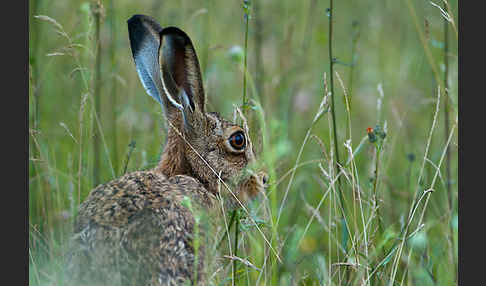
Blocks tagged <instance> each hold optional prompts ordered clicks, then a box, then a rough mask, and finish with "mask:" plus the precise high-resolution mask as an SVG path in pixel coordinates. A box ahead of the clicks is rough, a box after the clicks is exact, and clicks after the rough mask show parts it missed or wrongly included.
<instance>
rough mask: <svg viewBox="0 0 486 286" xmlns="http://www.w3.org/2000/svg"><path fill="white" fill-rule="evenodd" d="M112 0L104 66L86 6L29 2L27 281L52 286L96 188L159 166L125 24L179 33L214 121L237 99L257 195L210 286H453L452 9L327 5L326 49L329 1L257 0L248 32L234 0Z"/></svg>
mask: <svg viewBox="0 0 486 286" xmlns="http://www.w3.org/2000/svg"><path fill="white" fill-rule="evenodd" d="M112 1H113V0H110V1H101V3H102V5H103V7H104V14H101V15H102V17H101V18H100V26H99V33H100V34H99V41H100V44H101V46H100V53H99V55H100V56H101V58H99V60H100V61H99V63H100V64H99V66H97V65H96V63H97V52H96V42H97V40H96V39H97V36H96V31H97V28H96V17H94V14H93V12H92V10H91V7H90V5H89V4H90V3H91V2H84V1H66V2H62V3H61V2H59V3H58V2H54V1H52V0H37V1H30V3H29V4H30V5H29V7H30V8H31V11H30V14H29V25H30V29H29V31H30V35H29V37H30V42H29V48H30V50H29V60H30V61H29V63H30V66H29V67H30V80H29V83H30V86H29V158H30V160H29V225H30V230H29V266H30V267H29V281H30V283H32V285H47V284H49V285H51V284H54V283H57V284H58V285H61V284H63V281H64V279H65V277H63V271H62V270H63V265H64V264H63V260H62V259H63V257H64V255H65V249H66V245H67V242H68V237H69V232H70V231H71V230H72V223H73V219H74V217H75V216H76V213H77V207H78V205H79V203H80V202H82V201H83V199H84V198H86V196H87V195H88V194H89V191H90V190H91V189H92V188H93V187H94V185H95V181H97V180H99V181H100V182H106V181H109V180H111V179H113V178H115V177H118V176H120V175H122V174H123V172H124V170H125V167H126V170H127V171H134V170H142V169H148V168H152V167H154V166H156V165H157V163H158V159H159V157H160V152H161V149H162V146H161V145H162V142H164V141H165V133H164V132H163V128H164V122H163V121H162V115H161V113H160V108H159V107H158V106H157V105H156V104H154V102H153V100H152V99H151V98H150V97H149V96H147V95H146V93H145V91H144V90H143V87H142V85H141V84H140V81H139V79H138V77H137V74H136V71H135V65H134V63H133V60H132V58H131V51H130V48H129V42H128V33H127V26H126V20H127V19H128V18H129V17H130V16H131V15H133V14H148V15H152V16H153V17H155V18H156V19H158V20H159V21H160V23H161V25H163V26H168V25H173V26H178V27H180V28H182V29H183V30H185V31H186V32H187V33H188V34H189V35H190V36H191V38H192V41H193V43H194V45H195V48H196V51H197V52H198V56H199V58H200V61H201V67H202V69H203V70H202V72H203V79H204V85H205V89H206V92H207V105H208V110H209V111H219V112H220V113H221V114H222V115H223V116H224V117H226V118H228V119H232V118H233V112H234V106H235V105H236V106H241V103H242V102H248V104H249V108H248V109H246V110H245V113H246V116H247V118H248V119H249V124H250V128H251V130H252V134H251V135H252V139H253V144H254V145H255V148H256V150H257V151H258V153H259V154H258V156H259V159H260V160H259V165H258V166H259V167H263V168H265V169H266V171H267V172H268V174H269V175H270V186H269V188H268V190H267V193H266V194H265V196H260V197H259V198H258V199H257V200H255V201H254V202H252V203H251V204H250V205H249V206H248V213H246V212H244V211H240V220H239V222H238V225H239V228H238V231H237V232H235V231H234V229H233V230H232V231H230V232H228V235H229V242H228V241H227V239H226V240H224V242H223V243H221V246H220V247H219V249H216V247H214V250H215V252H214V253H213V254H212V255H219V257H222V258H221V259H222V261H223V266H224V267H223V268H222V269H221V270H219V271H218V272H217V273H216V274H215V275H214V276H211V275H212V274H213V273H210V275H209V276H211V277H212V282H213V284H214V285H220V284H231V283H232V281H233V278H234V282H235V283H234V284H235V285H255V284H258V285H295V284H299V285H300V284H305V285H345V284H348V285H451V284H457V283H456V279H457V262H458V251H457V245H458V244H457V231H458V225H457V210H458V207H457V194H458V184H457V180H458V175H457V174H458V164H457V150H458V142H457V134H458V132H457V129H458V126H457V116H458V112H457V97H458V53H457V39H458V35H457V28H456V26H455V25H456V24H455V23H456V22H457V1H449V2H448V3H445V2H434V4H435V5H432V4H431V3H430V2H428V1H425V2H424V1H418V0H406V1H333V7H332V21H333V22H332V25H333V26H332V43H331V42H330V33H329V32H330V26H329V20H330V19H329V17H328V15H327V10H326V9H327V8H330V1H329V0H328V1H315V0H308V1H291V0H283V1H259V0H254V1H251V2H250V5H249V6H248V7H249V9H250V11H249V12H250V13H249V14H250V15H251V17H250V20H249V23H248V25H247V23H246V22H245V20H244V13H245V10H244V8H243V7H244V6H243V5H244V3H243V1H229V2H228V1H222V0H207V1H187V0H183V1H164V2H160V1H152V0H144V1H136V2H134V1H116V2H114V1H113V2H112ZM255 1H258V2H257V3H256V2H255ZM92 3H94V2H92ZM446 4H447V5H446ZM439 6H440V7H442V8H443V11H446V12H447V13H449V15H448V16H449V17H450V19H451V21H450V22H448V24H447V25H445V24H444V22H445V17H444V15H442V14H441V11H440V10H439V8H438V7H439ZM255 7H257V9H255V10H253V9H254V8H255ZM447 7H449V8H448V9H447ZM36 15H45V16H48V17H49V18H46V17H44V16H41V17H35V16H36ZM256 29H259V30H258V31H256ZM445 29H448V42H447V44H446V43H444V39H445V33H446V32H445ZM246 37H247V38H246ZM331 44H332V53H331V52H330V50H329V47H330V46H331ZM234 46H240V47H241V51H242V52H241V54H239V53H238V52H237V53H232V52H230V51H231V50H232V47H234ZM245 47H246V49H245ZM445 56H446V57H447V59H445ZM332 58H335V61H334V63H333V66H332V68H331V67H330V64H331V59H332ZM245 71H246V73H245ZM97 75H100V78H99V81H97V80H96V79H97ZM445 77H447V78H448V81H447V83H445V82H444V80H445ZM244 87H245V88H244ZM98 90H99V93H98V92H97V91H98ZM95 91H96V92H95ZM331 91H332V92H331ZM330 92H331V94H330ZM98 94H99V96H96V98H95V95H98ZM242 94H243V97H244V98H242ZM445 96H447V98H446V97H445ZM332 102H334V104H332ZM95 106H98V107H99V110H98V112H97V113H95ZM333 108H334V111H333V110H332V109H333ZM446 112H447V113H446ZM333 113H334V114H335V117H334V121H333V117H332V116H333V115H332V114H333ZM446 114H447V116H448V117H447V118H446ZM376 126H379V127H381V129H382V130H384V132H385V133H386V136H385V137H384V138H382V137H380V136H379V135H380V133H379V132H377V129H376V128H375V127H376ZM368 127H371V128H373V129H374V133H373V134H371V135H369V134H368V133H367V128H368ZM95 134H99V139H100V140H99V141H97V143H96V144H95V139H94V137H93V136H95ZM373 135H375V136H376V137H377V141H376V142H371V141H373ZM370 138H371V140H370ZM132 141H133V142H134V143H135V145H132V144H131V142H132ZM129 145H130V146H129ZM95 146H97V147H95ZM133 146H135V147H133ZM447 149H449V152H450V153H449V154H448V152H447ZM96 150H98V151H96ZM96 152H99V154H100V156H99V162H98V163H97V162H96V160H95V153H96ZM336 152H339V153H336ZM337 157H339V162H338V160H337ZM128 158H129V160H128ZM338 163H339V164H340V165H341V168H340V170H338V168H337V167H336V165H337V164H338ZM97 164H99V167H97ZM95 168H97V169H98V170H99V172H96V176H98V178H96V176H95V173H94V170H95ZM448 174H450V175H448ZM449 176H450V177H449ZM338 181H340V183H338ZM448 186H449V187H450V190H448ZM340 192H341V193H342V198H341V197H340ZM341 201H342V202H343V203H342V204H341ZM230 218H231V213H228V214H226V217H225V219H226V223H229V220H230ZM255 222H256V223H257V225H258V227H259V229H260V231H259V230H258V229H257V228H256V227H255ZM220 227H221V228H220V230H219V231H218V232H217V233H216V234H217V235H216V237H214V240H215V241H216V242H219V241H220V239H221V237H222V236H223V234H224V233H225V231H224V230H225V224H224V222H222V224H221V226H220ZM233 228H234V226H233ZM235 233H236V234H237V238H238V239H237V245H235V242H236V241H235ZM263 235H265V238H264V237H263ZM265 239H266V240H267V241H265ZM272 249H273V250H272ZM235 254H237V257H238V258H240V259H241V260H240V259H236V258H234V257H233V256H234V255H235ZM277 254H278V257H277ZM224 256H228V257H230V258H224ZM211 269H212V268H211ZM213 270H214V271H216V269H213Z"/></svg>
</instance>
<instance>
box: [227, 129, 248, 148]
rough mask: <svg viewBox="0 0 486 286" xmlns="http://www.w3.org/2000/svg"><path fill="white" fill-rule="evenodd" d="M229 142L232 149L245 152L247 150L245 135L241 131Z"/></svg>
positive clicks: (233, 135) (231, 137)
mask: <svg viewBox="0 0 486 286" xmlns="http://www.w3.org/2000/svg"><path fill="white" fill-rule="evenodd" d="M228 140H229V143H230V145H231V147H233V148H235V149H236V150H243V148H245V143H246V142H245V135H244V134H243V132H241V131H238V132H235V133H233V134H232V135H231V136H230V138H229V139H228Z"/></svg>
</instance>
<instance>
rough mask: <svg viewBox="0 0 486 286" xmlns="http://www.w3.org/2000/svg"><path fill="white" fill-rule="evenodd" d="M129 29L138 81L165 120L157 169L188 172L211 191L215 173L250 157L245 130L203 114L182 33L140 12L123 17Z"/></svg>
mask: <svg viewBox="0 0 486 286" xmlns="http://www.w3.org/2000/svg"><path fill="white" fill-rule="evenodd" d="M128 31H129V38H130V45H131V48H132V53H133V58H134V60H135V65H136V67H137V72H138V75H139V77H140V80H141V81H142V84H143V86H144V87H145V90H146V91H147V93H148V94H149V95H150V96H151V97H153V98H154V99H155V100H156V101H157V102H159V103H160V105H161V106H162V110H163V113H164V114H165V115H166V118H167V121H168V130H169V131H168V139H167V143H166V146H165V149H164V152H163V155H162V159H161V162H160V164H159V167H158V170H159V171H161V172H162V173H164V174H165V175H167V176H173V175H179V174H185V175H190V176H193V177H195V178H197V179H199V180H200V181H201V182H202V183H203V184H205V185H206V186H207V187H208V188H209V189H210V190H211V191H213V192H215V191H216V186H217V183H218V180H217V175H220V176H221V178H222V179H223V180H225V179H229V178H231V177H233V176H235V175H236V174H238V173H240V171H241V170H242V169H243V168H244V167H245V166H247V164H248V163H249V162H251V161H253V160H254V155H253V150H252V144H251V141H250V138H249V136H248V134H247V132H246V130H245V129H243V128H242V127H240V126H238V125H236V124H233V123H231V122H229V121H226V120H224V119H223V118H221V116H220V115H219V114H218V113H215V112H210V113H209V112H206V110H205V95H204V88H203V83H202V79H201V71H200V68H199V62H198V59H197V56H196V51H195V49H194V46H193V45H192V42H191V40H190V38H189V36H187V34H186V33H184V32H183V31H182V30H180V29H178V28H176V27H167V28H162V27H161V26H160V25H159V24H158V23H157V22H156V21H155V20H154V19H153V18H151V17H148V16H143V15H135V16H133V17H131V18H130V19H129V20H128Z"/></svg>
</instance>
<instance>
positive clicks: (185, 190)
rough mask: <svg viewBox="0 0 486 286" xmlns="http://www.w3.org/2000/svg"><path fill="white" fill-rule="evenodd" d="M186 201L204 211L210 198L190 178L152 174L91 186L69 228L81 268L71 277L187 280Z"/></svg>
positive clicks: (189, 217)
mask: <svg viewBox="0 0 486 286" xmlns="http://www.w3.org/2000/svg"><path fill="white" fill-rule="evenodd" d="M186 198H188V199H189V200H190V201H191V206H194V208H199V207H200V206H202V207H209V206H210V205H212V200H213V198H212V196H211V195H210V194H209V193H208V192H207V191H205V189H204V187H203V185H202V184H201V183H199V182H198V181H197V180H196V179H194V178H192V177H189V176H184V175H179V176H174V177H171V178H167V177H165V176H163V175H161V174H158V173H156V172H154V171H141V172H133V173H129V174H126V175H125V176H123V177H120V178H118V179H116V180H113V181H111V182H109V183H106V184H103V185H100V186H98V187H97V188H95V189H94V190H93V191H92V192H91V193H90V194H89V196H88V198H87V199H86V200H85V201H84V203H83V204H82V205H81V206H80V209H79V213H78V217H77V221H76V225H75V241H76V244H77V248H78V249H77V250H75V252H74V256H77V257H76V259H77V261H73V262H75V263H77V264H86V265H83V266H82V267H81V268H80V270H81V269H82V271H81V272H80V273H77V275H79V274H81V273H83V272H84V273H85V275H83V274H81V275H82V276H85V277H86V276H88V277H91V278H93V279H95V277H94V276H97V275H100V277H99V280H103V279H104V278H103V277H105V278H106V277H107V276H110V275H113V272H115V273H118V274H119V275H120V276H118V277H120V279H124V278H123V277H125V279H126V278H127V277H132V278H135V277H137V280H138V281H144V280H145V281H146V279H150V280H152V279H156V280H159V279H162V281H164V280H166V279H169V280H173V279H175V280H174V282H177V280H179V279H182V278H183V277H186V278H187V277H191V276H192V274H193V270H194V266H193V260H194V254H193V250H192V246H191V237H192V232H193V227H194V217H193V213H192V210H190V209H189V208H188V207H187V205H186V204H185V203H184V201H185V200H186ZM73 258H75V257H73ZM78 267H79V265H78ZM105 269H106V271H105ZM86 271H88V272H86ZM78 272H79V271H78ZM88 273H90V274H88ZM77 275H76V276H77ZM140 275H142V276H143V277H140ZM154 275H155V276H154ZM115 276H116V275H115ZM181 281H182V280H181ZM179 282H180V281H179Z"/></svg>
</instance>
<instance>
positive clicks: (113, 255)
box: [68, 16, 266, 285]
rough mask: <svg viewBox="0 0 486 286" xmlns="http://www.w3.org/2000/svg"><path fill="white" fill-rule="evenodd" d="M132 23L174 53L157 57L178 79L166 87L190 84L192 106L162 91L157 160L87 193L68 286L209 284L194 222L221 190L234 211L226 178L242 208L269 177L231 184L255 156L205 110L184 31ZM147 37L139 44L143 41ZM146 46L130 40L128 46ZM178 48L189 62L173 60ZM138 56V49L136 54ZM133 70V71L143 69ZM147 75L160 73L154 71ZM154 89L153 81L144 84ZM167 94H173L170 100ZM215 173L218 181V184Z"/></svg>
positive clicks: (143, 19) (202, 228)
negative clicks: (162, 131) (163, 124)
mask: <svg viewBox="0 0 486 286" xmlns="http://www.w3.org/2000/svg"><path fill="white" fill-rule="evenodd" d="M130 21H132V23H134V24H132V25H138V26H136V28H138V30H136V29H135V30H134V29H132V31H136V32H137V33H139V32H140V31H142V33H143V32H144V31H145V30H144V29H148V32H147V33H146V34H145V35H148V36H147V37H154V35H157V34H159V33H160V35H162V36H161V37H163V36H164V35H165V36H166V37H167V38H168V39H170V40H171V41H173V42H172V43H173V44H171V45H169V46H168V47H165V46H164V47H161V48H160V49H162V48H164V49H167V50H168V51H169V52H171V53H168V56H167V57H170V58H163V57H162V58H160V59H159V61H160V62H159V64H160V65H161V66H162V65H164V64H165V61H167V62H169V63H170V64H171V65H169V64H167V65H168V66H167V68H170V69H168V71H169V72H170V73H171V76H172V77H174V78H175V80H176V81H175V83H170V82H168V83H167V85H169V87H170V89H171V90H181V89H184V88H187V90H188V94H187V95H188V96H189V97H190V98H189V99H190V101H191V102H192V103H190V105H193V106H188V105H187V104H186V105H185V107H184V110H180V109H178V108H175V107H174V106H173V105H171V103H170V102H169V101H170V100H167V99H166V98H165V97H166V96H167V95H164V94H162V95H160V97H161V98H162V101H161V104H163V107H164V111H165V115H166V117H167V120H168V122H169V128H168V130H169V131H168V136H167V142H166V144H165V146H164V152H163V154H162V157H161V160H160V163H159V165H158V166H157V167H156V168H154V169H152V170H147V171H138V172H133V173H129V174H126V175H124V176H122V177H120V178H118V179H115V180H113V181H111V182H108V183H106V184H102V185H100V186H98V187H97V188H95V189H94V190H93V191H91V193H90V194H89V196H88V198H87V199H86V200H85V201H84V202H83V203H82V204H81V206H80V209H79V213H78V216H77V219H76V223H75V228H74V233H75V234H74V237H73V246H72V251H71V253H70V256H69V257H70V260H69V264H68V269H69V277H70V279H71V281H72V282H73V284H81V285H106V284H109V285H180V284H183V283H185V282H191V281H192V282H193V283H194V282H195V280H196V275H197V283H198V284H205V283H206V282H205V281H206V279H207V275H206V273H205V263H206V257H205V252H206V248H205V244H204V243H203V244H200V247H199V248H198V249H197V255H196V252H195V248H194V238H195V235H197V236H198V239H199V240H200V241H207V238H208V234H209V233H210V232H208V231H209V230H208V228H210V227H211V225H208V224H199V223H198V221H199V219H198V218H200V217H201V216H204V215H205V214H206V215H207V214H208V213H211V215H213V214H215V213H216V210H219V201H218V199H219V196H220V195H221V194H220V193H219V190H222V191H221V192H222V193H223V192H224V193H225V194H226V196H225V197H226V198H225V199H224V201H225V205H226V208H227V209H231V208H234V207H239V203H238V202H237V201H236V200H235V199H233V197H232V196H231V195H228V190H225V187H224V186H222V185H223V182H224V185H230V186H231V187H232V191H233V192H234V193H235V195H236V196H237V198H238V199H239V200H240V201H241V202H242V203H244V202H245V201H247V200H249V199H251V198H253V197H254V196H255V195H257V194H258V193H259V192H261V191H263V189H264V184H265V180H266V175H265V174H264V173H258V174H257V175H250V176H246V178H244V179H242V180H241V181H240V182H239V183H237V184H230V181H232V180H233V179H234V178H235V177H237V176H238V175H240V174H242V171H243V170H244V168H245V167H246V166H247V165H248V164H249V163H250V162H252V161H254V160H255V158H254V155H253V150H251V149H252V148H251V146H252V145H251V141H250V138H249V136H248V134H246V132H245V130H243V128H241V127H239V126H238V125H235V124H233V123H231V122H229V121H226V120H224V119H223V118H221V117H220V116H219V115H218V114H217V113H206V112H205V106H204V91H203V89H202V82H201V75H200V71H199V64H198V62H197V57H196V54H195V52H194V50H193V47H192V44H191V43H190V40H189V39H188V37H187V36H186V35H185V34H184V33H183V32H181V31H180V30H174V28H172V30H168V32H167V34H164V30H162V28H160V27H159V26H158V24H156V22H155V21H154V20H153V19H151V18H149V17H147V16H134V17H132V18H131V19H130V20H129V25H131V24H130ZM140 23H142V24H143V25H139V24H140ZM147 23H149V24H150V25H149V24H147ZM140 29H141V30H140ZM174 31H175V32H174ZM172 33H175V34H174V35H173V34H172ZM135 36H139V35H135ZM144 37H145V36H144ZM144 37H138V38H135V40H136V41H143V40H145V38H144ZM171 37H175V40H173V39H172V38H171ZM131 40H132V41H135V40H133V39H132V38H131ZM149 40H150V41H151V42H150V44H152V43H157V39H156V38H149ZM169 43H171V42H170V41H169ZM174 43H175V44H174ZM142 44H144V43H141V44H140V43H139V42H136V43H135V44H134V43H132V49H134V47H135V48H136V47H137V46H141V45H142ZM160 45H161V46H162V44H160ZM148 47H149V48H150V47H151V46H148ZM180 49H182V50H183V51H184V52H183V53H182V54H183V55H185V57H182V58H172V56H171V55H172V54H175V55H177V52H179V50H180ZM172 50H174V51H172ZM164 51H166V50H164ZM179 54H180V53H179ZM164 55H165V54H164ZM137 56H139V55H138V54H137V50H134V57H135V58H136V57H137ZM144 59H145V58H144ZM176 60H179V62H177V61H176ZM162 61H164V62H162ZM174 61H176V62H175V63H174ZM136 63H137V61H136ZM142 64H144V62H142ZM139 65H141V64H137V68H138V69H142V68H145V66H143V65H141V66H139ZM142 72H145V71H143V70H142ZM148 72H153V74H154V75H157V73H156V71H152V70H150V69H149V70H148ZM181 74H182V75H181ZM184 74H185V75H186V76H184ZM139 75H140V71H139ZM159 76H160V77H162V78H164V76H167V74H164V73H163V72H162V74H161V75H159ZM147 78H148V79H150V78H149V77H145V78H142V76H141V79H142V81H143V80H147ZM150 84H154V83H150V82H149V83H144V86H150ZM155 84H157V83H155ZM170 84H172V86H170ZM159 90H161V89H160V88H159ZM149 94H150V93H149ZM172 96H173V98H177V97H176V94H173V95H172ZM164 98H165V99H164ZM177 99H179V100H181V98H180V97H179V98H177ZM181 105H184V104H182V103H181ZM235 131H238V132H240V131H241V132H243V133H244V134H245V137H246V141H247V144H246V146H247V148H246V149H244V150H242V151H237V150H233V149H232V148H231V146H229V145H228V136H230V135H231V133H232V132H235ZM208 165H209V166H211V168H210V167H209V166H208ZM216 174H218V175H219V174H220V175H221V179H222V180H223V182H221V181H220V180H219V179H218V177H217V175H216ZM238 177H240V176H238ZM243 177H245V176H243ZM210 221H212V222H213V223H214V220H210ZM196 224H197V227H196ZM195 229H197V230H198V233H197V234H196V233H194V232H195ZM196 257H197V258H196ZM196 261H197V262H198V263H197V264H196Z"/></svg>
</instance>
